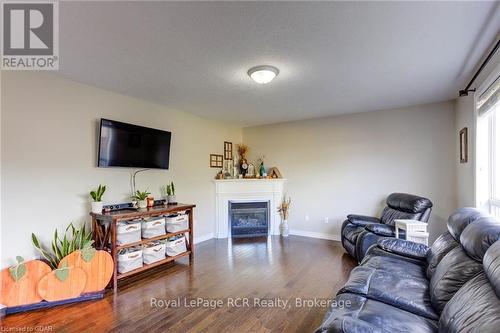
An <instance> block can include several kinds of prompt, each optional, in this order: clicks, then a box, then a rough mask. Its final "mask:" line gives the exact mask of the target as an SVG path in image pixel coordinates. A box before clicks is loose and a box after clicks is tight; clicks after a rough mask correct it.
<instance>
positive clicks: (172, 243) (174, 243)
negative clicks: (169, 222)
mask: <svg viewBox="0 0 500 333" xmlns="http://www.w3.org/2000/svg"><path fill="white" fill-rule="evenodd" d="M186 251H187V247H186V236H184V235H180V237H173V238H169V239H168V240H167V242H166V251H165V253H166V254H167V256H170V257H174V256H176V255H178V254H181V253H183V252H186Z"/></svg>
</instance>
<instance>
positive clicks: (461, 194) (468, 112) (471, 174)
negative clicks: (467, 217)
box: [455, 94, 476, 207]
mask: <svg viewBox="0 0 500 333" xmlns="http://www.w3.org/2000/svg"><path fill="white" fill-rule="evenodd" d="M455 112H456V124H455V147H456V153H455V155H456V162H455V163H456V165H457V174H456V175H457V205H458V206H459V207H465V206H469V207H473V206H475V205H476V201H475V172H476V171H475V161H476V114H475V108H474V95H473V94H470V95H469V96H467V97H459V98H457V99H456V100H455ZM464 127H467V131H468V154H469V159H468V162H467V163H460V142H459V133H460V130H461V129H462V128H464Z"/></svg>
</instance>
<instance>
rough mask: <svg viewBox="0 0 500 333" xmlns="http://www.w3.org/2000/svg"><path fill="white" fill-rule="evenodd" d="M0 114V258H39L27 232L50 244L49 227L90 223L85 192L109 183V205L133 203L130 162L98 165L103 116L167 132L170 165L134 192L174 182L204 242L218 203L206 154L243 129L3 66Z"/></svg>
mask: <svg viewBox="0 0 500 333" xmlns="http://www.w3.org/2000/svg"><path fill="white" fill-rule="evenodd" d="M1 83H2V88H1V89H2V90H1V92H2V101H1V107H2V114H1V152H2V156H1V176H2V193H1V195H2V209H1V218H2V220H1V224H2V232H1V242H2V244H1V251H2V253H1V259H2V267H5V266H6V265H8V264H12V262H13V260H14V259H15V256H16V255H22V256H24V257H25V258H31V257H34V256H36V255H37V254H36V253H35V251H34V250H33V247H32V245H31V238H30V234H31V233H32V232H33V233H35V234H36V235H39V236H40V237H41V239H42V240H43V241H48V240H49V239H50V238H51V236H52V234H53V232H54V229H55V228H59V231H63V228H65V227H66V226H67V225H68V224H69V223H70V222H75V223H80V222H83V221H89V217H88V212H89V210H90V204H89V197H88V192H89V191H90V190H91V189H92V188H93V187H95V186H97V185H98V184H106V185H107V186H108V189H107V192H106V193H105V195H104V200H105V201H107V202H128V201H130V199H129V196H130V191H131V190H130V174H131V170H130V169H128V168H109V169H105V168H97V167H96V149H97V148H96V147H97V145H96V144H97V140H96V139H97V133H98V132H97V131H98V120H99V118H101V117H104V118H110V119H115V120H120V121H124V122H130V123H134V124H139V125H143V126H148V127H155V128H160V129H164V130H169V131H172V133H173V134H172V147H171V160H170V170H168V171H164V170H152V171H147V172H144V173H140V174H138V176H137V188H138V189H147V188H148V189H149V190H150V191H151V192H152V193H153V194H154V195H155V196H159V195H160V186H161V185H164V184H166V183H167V182H169V181H171V180H173V181H175V183H176V189H177V198H178V200H179V201H180V202H186V203H196V205H197V208H196V209H195V228H196V229H195V230H196V231H195V241H196V240H198V241H200V240H203V239H206V238H211V237H212V236H213V230H214V227H215V224H214V216H215V201H214V194H213V183H212V179H213V177H214V175H215V173H216V170H215V169H212V168H210V167H209V154H210V153H220V154H222V152H223V142H224V141H233V142H235V143H236V142H240V141H241V129H240V128H239V127H237V126H233V125H231V124H226V123H222V122H216V121H211V120H206V119H203V118H200V117H197V116H193V115H190V114H187V113H183V112H178V111H175V110H170V109H167V108H166V107H163V106H159V105H156V104H153V103H148V102H145V101H143V100H139V99H135V98H131V97H126V96H123V95H119V94H115V93H111V92H108V91H105V90H101V89H97V88H93V87H90V86H87V85H83V84H79V83H76V82H73V81H69V80H66V79H63V78H59V77H56V76H54V75H52V74H48V73H36V72H20V71H18V72H3V73H2V79H1Z"/></svg>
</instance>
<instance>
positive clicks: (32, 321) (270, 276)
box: [2, 236, 356, 333]
mask: <svg viewBox="0 0 500 333" xmlns="http://www.w3.org/2000/svg"><path fill="white" fill-rule="evenodd" d="M196 250H197V251H196V255H195V259H194V264H193V266H189V265H188V261H187V259H181V260H179V261H177V262H176V263H175V264H173V265H171V267H168V266H164V267H159V268H156V269H152V270H151V271H148V272H145V273H142V274H140V275H137V276H134V277H131V278H128V279H125V280H123V281H121V282H120V284H119V289H118V293H117V294H116V295H113V293H111V292H108V293H107V294H106V296H105V298H104V299H102V300H99V301H91V302H85V303H78V304H74V305H65V306H61V307H57V308H52V309H45V310H38V311H33V312H28V313H23V314H15V315H10V316H7V317H5V318H4V319H3V320H2V331H6V330H7V329H9V330H10V331H11V332H15V331H19V329H21V330H22V329H23V328H24V330H25V331H26V332H30V328H33V329H34V330H33V331H38V332H41V331H45V332H107V331H116V332H118V331H119V332H136V333H139V332H311V331H313V330H314V329H315V328H316V327H317V326H318V325H319V324H320V323H321V320H322V318H323V315H324V314H325V312H326V310H327V309H326V308H325V307H321V306H305V307H297V306H296V304H295V299H296V298H303V299H307V300H313V299H314V298H317V299H328V298H330V297H332V296H334V295H335V293H336V292H337V291H338V290H339V289H340V288H341V287H342V285H343V283H344V282H345V281H346V279H347V276H348V275H349V272H350V271H351V269H352V268H353V267H354V266H355V265H356V263H355V262H354V260H353V259H352V258H350V257H349V256H348V255H347V254H345V253H344V250H343V249H342V246H341V245H340V243H339V242H334V241H326V240H318V239H311V238H305V237H298V236H290V237H289V238H288V239H282V238H280V237H277V236H274V237H270V238H259V239H244V240H243V239H240V240H232V241H231V240H209V241H206V242H203V243H200V244H198V245H197V249H196ZM152 298H154V299H157V300H176V299H177V298H179V299H180V301H181V303H183V302H184V298H186V299H188V300H194V301H195V302H196V301H197V299H198V298H202V299H205V300H212V302H215V301H216V300H220V302H222V303H223V304H222V305H220V304H219V305H220V306H218V305H217V304H215V308H210V304H208V306H206V307H204V306H198V307H185V306H184V304H181V305H180V306H179V307H176V308H172V307H171V308H165V307H164V308H157V307H156V308H155V307H154V306H153V307H152V306H151V299H152ZM237 298H241V299H240V300H239V303H238V302H237ZM255 298H257V299H259V300H275V299H276V298H279V299H281V300H288V301H289V304H288V306H286V307H285V308H284V309H282V308H279V307H276V306H275V307H262V305H263V302H261V303H260V305H261V306H257V305H256V304H254V301H255ZM231 299H233V300H234V303H235V304H234V305H233V306H230V304H228V302H230V301H231ZM244 299H247V300H248V302H249V304H248V306H242V307H237V305H245V304H243V302H244ZM160 303H161V302H158V301H157V302H156V304H157V305H161V304H160ZM205 305H207V304H205ZM211 305H214V304H211ZM269 305H271V304H269ZM14 327H16V328H17V329H14V330H12V329H13V328H14Z"/></svg>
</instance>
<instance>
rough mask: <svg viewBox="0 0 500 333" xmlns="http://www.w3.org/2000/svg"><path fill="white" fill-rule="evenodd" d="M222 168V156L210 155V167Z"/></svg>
mask: <svg viewBox="0 0 500 333" xmlns="http://www.w3.org/2000/svg"><path fill="white" fill-rule="evenodd" d="M223 166H224V156H222V155H217V154H210V167H211V168H222V167H223Z"/></svg>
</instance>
